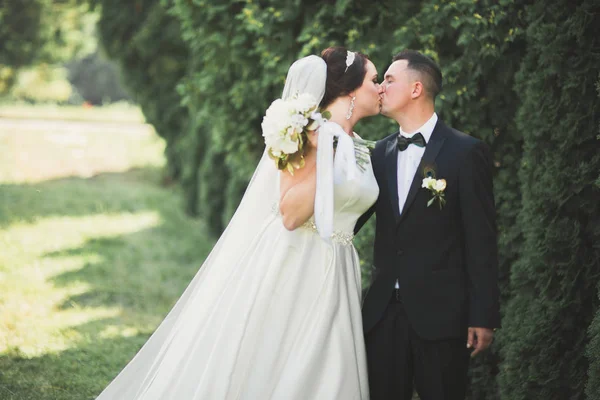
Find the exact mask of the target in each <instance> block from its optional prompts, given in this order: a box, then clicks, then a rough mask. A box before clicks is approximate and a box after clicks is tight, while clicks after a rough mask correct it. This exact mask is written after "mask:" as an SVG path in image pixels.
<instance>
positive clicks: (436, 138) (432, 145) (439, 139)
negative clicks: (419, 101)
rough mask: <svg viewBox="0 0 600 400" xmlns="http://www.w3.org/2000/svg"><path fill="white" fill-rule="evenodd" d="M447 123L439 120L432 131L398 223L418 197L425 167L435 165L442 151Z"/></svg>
mask: <svg viewBox="0 0 600 400" xmlns="http://www.w3.org/2000/svg"><path fill="white" fill-rule="evenodd" d="M444 129H445V125H444V124H443V123H442V121H440V120H438V122H437V124H436V125H435V128H434V129H433V132H432V133H431V137H430V138H429V142H428V143H427V146H426V147H425V153H423V158H421V162H420V163H419V167H418V168H417V172H415V176H414V177H413V180H412V184H411V185H410V190H409V191H408V196H407V197H406V203H404V208H403V209H402V215H401V216H400V219H399V221H398V223H400V222H402V220H403V219H404V217H405V216H406V214H408V211H409V208H410V206H411V204H412V203H413V201H414V200H415V197H417V193H418V192H419V190H420V189H421V183H422V181H423V167H424V166H427V165H433V164H434V161H435V158H436V157H437V155H438V153H439V152H440V150H441V148H442V145H443V144H444V141H445V140H446V136H445V135H444ZM396 203H398V191H397V190H396ZM398 207H399V206H398V204H396V208H397V209H398Z"/></svg>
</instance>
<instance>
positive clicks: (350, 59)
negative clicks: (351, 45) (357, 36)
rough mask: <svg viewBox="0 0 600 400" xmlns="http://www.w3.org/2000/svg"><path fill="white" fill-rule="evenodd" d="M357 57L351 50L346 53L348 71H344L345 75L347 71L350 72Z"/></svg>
mask: <svg viewBox="0 0 600 400" xmlns="http://www.w3.org/2000/svg"><path fill="white" fill-rule="evenodd" d="M355 57H356V53H355V52H353V51H350V50H347V51H346V69H345V70H344V73H346V71H348V68H349V67H350V66H351V65H352V63H353V62H354V58H355Z"/></svg>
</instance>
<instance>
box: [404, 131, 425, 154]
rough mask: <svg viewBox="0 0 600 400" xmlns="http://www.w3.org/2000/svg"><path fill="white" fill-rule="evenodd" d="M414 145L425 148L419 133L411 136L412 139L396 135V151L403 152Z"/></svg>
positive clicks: (423, 139)
mask: <svg viewBox="0 0 600 400" xmlns="http://www.w3.org/2000/svg"><path fill="white" fill-rule="evenodd" d="M410 144H414V145H417V146H419V147H425V146H426V145H427V142H426V141H425V138H424V137H423V135H421V132H417V133H415V134H414V135H413V137H410V138H407V137H404V136H402V135H400V134H398V150H400V151H404V150H406V149H407V148H408V145H410Z"/></svg>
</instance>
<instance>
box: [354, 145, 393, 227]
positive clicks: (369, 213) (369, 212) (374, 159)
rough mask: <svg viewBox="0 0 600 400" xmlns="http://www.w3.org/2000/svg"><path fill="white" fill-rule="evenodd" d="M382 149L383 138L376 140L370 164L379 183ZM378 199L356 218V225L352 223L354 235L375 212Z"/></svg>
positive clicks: (383, 146) (383, 147)
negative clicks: (379, 162) (379, 161)
mask: <svg viewBox="0 0 600 400" xmlns="http://www.w3.org/2000/svg"><path fill="white" fill-rule="evenodd" d="M384 149H385V140H380V141H378V142H377V145H376V146H375V150H373V154H372V155H371V165H372V166H373V174H374V175H375V178H376V179H377V184H379V176H378V166H379V165H378V160H380V159H382V158H383V156H382V153H383V150H384ZM378 201H379V199H377V201H375V203H374V204H373V205H372V206H371V207H370V208H369V209H368V210H367V211H366V212H365V213H364V214H363V215H361V216H360V218H358V221H356V225H354V234H355V235H356V234H357V233H358V231H360V228H362V227H363V226H364V224H366V223H367V221H368V220H369V218H371V216H372V215H373V213H374V212H375V208H376V206H377V202H378Z"/></svg>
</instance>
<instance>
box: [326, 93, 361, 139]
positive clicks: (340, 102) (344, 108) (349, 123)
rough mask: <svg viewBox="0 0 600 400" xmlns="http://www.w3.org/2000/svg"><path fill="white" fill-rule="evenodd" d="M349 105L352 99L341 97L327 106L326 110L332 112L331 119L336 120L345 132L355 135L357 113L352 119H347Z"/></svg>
mask: <svg viewBox="0 0 600 400" xmlns="http://www.w3.org/2000/svg"><path fill="white" fill-rule="evenodd" d="M349 107H350V99H346V98H344V97H339V98H337V99H336V100H335V101H334V102H333V103H331V104H330V105H329V106H327V108H326V109H325V111H329V112H330V113H331V117H330V118H329V121H331V122H335V123H336V124H338V125H339V126H341V127H342V129H343V130H344V132H346V133H347V134H348V135H350V136H354V133H353V129H354V125H355V124H356V121H355V117H356V115H353V116H352V117H350V119H346V113H347V112H348V108H349Z"/></svg>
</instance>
